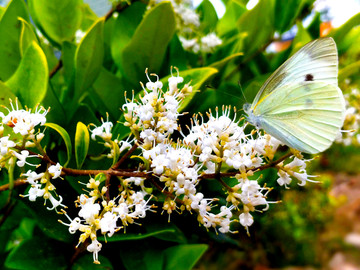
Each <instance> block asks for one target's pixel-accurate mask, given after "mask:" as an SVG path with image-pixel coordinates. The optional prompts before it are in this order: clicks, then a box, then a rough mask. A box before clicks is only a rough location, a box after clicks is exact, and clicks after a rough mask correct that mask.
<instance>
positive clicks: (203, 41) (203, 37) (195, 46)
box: [149, 0, 222, 53]
mask: <svg viewBox="0 0 360 270" xmlns="http://www.w3.org/2000/svg"><path fill="white" fill-rule="evenodd" d="M162 1H163V0H154V1H153V2H150V4H149V6H152V5H154V4H157V3H160V2H162ZM170 2H171V4H172V6H173V8H174V12H175V15H176V27H177V31H178V35H179V39H180V42H181V44H182V46H183V48H184V49H185V50H187V51H191V52H193V53H199V52H203V53H211V52H213V51H214V50H215V48H216V47H217V46H219V45H221V44H222V41H221V39H220V38H219V37H217V36H216V34H215V33H213V32H212V33H201V30H200V16H199V14H198V13H196V12H195V11H194V8H193V6H192V2H191V1H189V0H185V1H182V0H171V1H170Z"/></svg>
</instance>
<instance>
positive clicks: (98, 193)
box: [61, 175, 152, 263]
mask: <svg viewBox="0 0 360 270" xmlns="http://www.w3.org/2000/svg"><path fill="white" fill-rule="evenodd" d="M102 177H103V175H97V177H96V178H95V179H94V178H91V179H90V180H89V182H88V183H87V184H86V187H87V188H88V189H89V196H87V195H85V194H81V195H80V196H79V198H78V199H77V201H76V203H77V206H78V207H79V208H80V210H79V212H78V217H76V218H74V219H71V218H70V217H69V216H68V215H67V213H66V212H65V211H64V210H63V213H64V214H65V216H66V217H67V218H68V219H69V221H70V223H68V224H67V223H65V222H62V221H61V222H62V223H63V224H64V225H67V226H68V227H69V232H70V233H71V234H74V233H76V232H77V231H80V232H81V233H82V234H81V235H80V237H79V242H78V246H79V245H80V244H81V243H84V242H85V241H86V240H87V239H88V238H90V240H91V244H89V245H88V246H87V250H88V251H89V252H92V253H93V258H94V263H99V261H98V253H99V251H100V250H101V247H102V245H101V243H100V242H99V241H98V239H97V236H98V233H97V232H98V231H100V232H101V234H103V235H107V236H108V237H111V236H112V235H113V234H114V233H115V232H117V231H119V230H121V229H122V228H126V226H128V225H129V224H133V223H134V222H135V220H137V219H139V218H145V217H146V211H148V210H150V209H151V207H152V206H149V205H148V204H149V201H150V198H151V196H150V197H149V198H148V199H145V197H146V196H148V193H147V192H146V191H144V190H140V191H137V192H133V190H132V184H134V185H138V186H139V185H141V183H142V180H140V181H138V179H134V178H128V179H127V181H123V184H124V185H123V186H122V187H123V188H122V189H121V190H119V191H120V195H119V196H117V198H115V199H113V200H109V201H106V200H104V199H103V197H104V196H105V193H106V192H107V188H106V187H105V186H102V188H100V186H101V185H100V181H99V180H98V179H101V178H102ZM118 224H121V225H118Z"/></svg>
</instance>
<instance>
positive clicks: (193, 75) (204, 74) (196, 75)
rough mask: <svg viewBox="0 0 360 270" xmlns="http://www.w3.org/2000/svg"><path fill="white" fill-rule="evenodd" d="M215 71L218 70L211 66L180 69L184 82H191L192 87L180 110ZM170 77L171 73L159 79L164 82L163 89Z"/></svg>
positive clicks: (181, 109)
mask: <svg viewBox="0 0 360 270" xmlns="http://www.w3.org/2000/svg"><path fill="white" fill-rule="evenodd" d="M217 72H218V70H217V69H215V68H212V67H203V68H194V69H188V70H185V71H180V76H181V77H183V78H184V83H189V82H191V84H190V85H191V86H192V87H193V90H192V92H191V94H189V95H188V96H186V97H185V99H184V100H183V102H182V103H181V106H180V108H179V111H180V112H181V111H183V110H184V109H185V108H186V106H187V105H188V104H189V103H190V102H191V100H192V99H193V98H194V96H195V95H196V93H197V92H198V90H199V89H200V88H201V86H202V85H203V84H204V83H205V82H206V81H207V80H208V79H209V78H210V77H211V76H213V75H214V74H216V73H217ZM170 77H171V75H169V76H167V77H165V78H162V79H161V82H162V83H163V84H164V87H163V88H164V89H166V87H167V86H168V79H169V78H170Z"/></svg>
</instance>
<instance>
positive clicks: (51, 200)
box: [47, 193, 66, 210]
mask: <svg viewBox="0 0 360 270" xmlns="http://www.w3.org/2000/svg"><path fill="white" fill-rule="evenodd" d="M48 194H49V200H50V202H51V204H52V207H47V209H48V210H53V209H56V207H58V206H59V205H60V206H62V207H66V206H65V205H63V204H62V203H61V202H62V200H63V198H62V197H61V196H60V195H59V196H58V197H59V199H58V200H57V199H56V198H55V197H54V196H53V195H52V194H51V193H48Z"/></svg>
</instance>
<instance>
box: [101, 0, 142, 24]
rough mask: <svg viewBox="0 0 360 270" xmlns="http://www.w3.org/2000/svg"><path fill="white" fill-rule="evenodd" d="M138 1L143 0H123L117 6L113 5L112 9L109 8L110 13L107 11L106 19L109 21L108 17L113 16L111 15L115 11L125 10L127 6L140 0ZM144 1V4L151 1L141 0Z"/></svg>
mask: <svg viewBox="0 0 360 270" xmlns="http://www.w3.org/2000/svg"><path fill="white" fill-rule="evenodd" d="M138 1H141V0H132V1H130V3H128V2H121V3H119V4H117V5H116V6H115V7H113V8H112V9H110V10H109V12H108V13H106V15H105V16H104V19H105V21H107V20H108V19H110V18H111V16H112V15H113V14H114V13H115V12H121V11H123V10H125V9H126V8H128V7H130V6H131V4H133V3H135V2H138ZM141 2H143V3H144V4H146V5H147V4H148V3H149V1H148V0H143V1H141Z"/></svg>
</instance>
